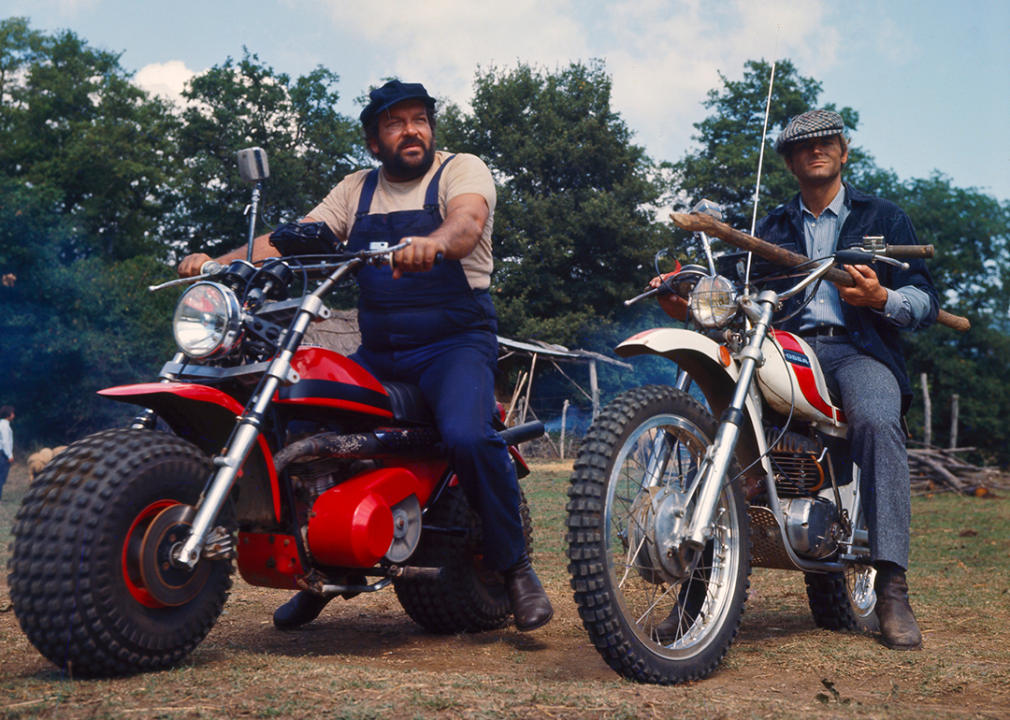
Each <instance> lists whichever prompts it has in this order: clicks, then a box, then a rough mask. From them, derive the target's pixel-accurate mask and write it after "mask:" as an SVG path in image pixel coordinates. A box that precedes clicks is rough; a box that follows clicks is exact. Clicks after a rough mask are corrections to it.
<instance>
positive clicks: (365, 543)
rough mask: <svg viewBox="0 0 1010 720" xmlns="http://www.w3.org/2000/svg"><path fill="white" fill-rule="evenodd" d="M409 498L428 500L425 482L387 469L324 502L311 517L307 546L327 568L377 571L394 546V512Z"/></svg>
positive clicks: (324, 498) (333, 493)
mask: <svg viewBox="0 0 1010 720" xmlns="http://www.w3.org/2000/svg"><path fill="white" fill-rule="evenodd" d="M410 495H417V496H418V499H419V500H420V501H422V502H423V501H424V500H425V499H426V497H425V495H426V493H423V492H422V486H421V482H420V481H419V480H418V479H417V476H416V475H414V474H413V473H412V472H410V471H409V470H406V469H404V468H397V467H393V468H382V469H379V470H373V471H371V472H367V473H364V474H362V475H359V476H358V477H356V478H353V479H351V480H348V481H347V482H345V483H341V484H340V485H338V486H336V487H335V488H331V489H329V490H327V491H326V492H324V493H323V494H322V495H320V496H319V499H317V500H316V502H315V504H313V506H312V514H311V515H310V517H309V533H308V544H309V551H310V552H311V553H312V556H313V557H314V558H315V559H316V560H318V561H319V562H321V563H322V564H324V565H334V566H338V567H372V566H373V565H375V563H377V562H378V561H379V559H380V558H381V557H382V556H383V555H385V554H386V553H387V552H388V551H389V546H390V545H391V544H392V542H393V511H392V510H391V508H392V506H393V505H395V504H396V503H398V502H400V501H401V500H404V499H406V498H407V497H409V496H410Z"/></svg>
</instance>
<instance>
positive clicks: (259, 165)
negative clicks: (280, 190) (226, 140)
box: [238, 147, 270, 183]
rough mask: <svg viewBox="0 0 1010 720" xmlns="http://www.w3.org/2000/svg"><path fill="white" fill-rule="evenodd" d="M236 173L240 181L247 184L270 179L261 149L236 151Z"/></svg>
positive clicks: (263, 151) (267, 165)
mask: <svg viewBox="0 0 1010 720" xmlns="http://www.w3.org/2000/svg"><path fill="white" fill-rule="evenodd" d="M238 172H239V175H241V176H242V181H243V182H247V183H254V182H260V181H261V180H266V179H267V178H268V177H270V164H269V163H268V162H267V153H266V151H265V150H264V149H263V148H258V147H254V148H246V149H245V150H239V151H238Z"/></svg>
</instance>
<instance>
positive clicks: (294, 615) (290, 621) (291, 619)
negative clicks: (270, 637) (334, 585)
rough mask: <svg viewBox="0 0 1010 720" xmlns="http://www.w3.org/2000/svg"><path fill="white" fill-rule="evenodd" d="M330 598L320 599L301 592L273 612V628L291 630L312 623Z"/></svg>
mask: <svg viewBox="0 0 1010 720" xmlns="http://www.w3.org/2000/svg"><path fill="white" fill-rule="evenodd" d="M330 600H332V598H328V597H321V596H319V595H316V594H315V593H310V592H306V591H305V590H302V591H301V592H299V593H298V594H297V595H295V596H294V597H293V598H291V599H290V600H288V601H287V602H286V603H284V604H283V605H281V606H280V607H279V608H277V609H276V610H275V611H274V627H276V628H277V629H278V630H291V629H292V628H296V627H299V626H301V625H304V624H305V623H309V622H312V621H313V620H315V619H316V618H317V617H319V613H321V612H322V611H323V608H324V607H326V603H328V602H329V601H330Z"/></svg>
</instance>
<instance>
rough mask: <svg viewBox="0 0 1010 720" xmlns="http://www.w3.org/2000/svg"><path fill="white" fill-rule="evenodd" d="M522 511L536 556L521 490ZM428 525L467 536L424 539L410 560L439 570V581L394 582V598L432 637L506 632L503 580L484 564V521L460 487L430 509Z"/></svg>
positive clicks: (430, 535)
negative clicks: (482, 528)
mask: <svg viewBox="0 0 1010 720" xmlns="http://www.w3.org/2000/svg"><path fill="white" fill-rule="evenodd" d="M519 501H520V503H519V512H520V515H521V517H522V521H523V533H524V535H525V540H526V552H527V554H532V552H533V531H532V522H531V520H530V511H529V505H528V504H527V503H526V496H525V495H523V493H522V491H521V490H520V493H519ZM424 524H425V525H428V526H434V527H437V528H453V529H456V530H460V531H466V532H467V537H462V536H461V535H459V534H441V533H435V532H431V533H428V534H424V535H422V536H421V544H420V545H419V546H418V548H417V550H416V551H415V552H414V554H413V555H412V556H411V558H410V561H409V562H410V564H411V565H417V566H421V567H440V568H442V572H443V573H444V575H445V577H444V578H443V580H442V581H440V582H432V581H425V580H407V579H404V578H397V579H395V580H394V581H393V588H394V589H395V590H396V597H397V599H398V600H399V601H400V605H401V606H403V609H404V611H405V612H406V613H407V615H409V616H410V619H411V620H413V621H414V622H416V623H417V624H418V625H420V626H421V627H423V628H424V629H426V630H428V631H429V632H434V633H441V634H453V633H459V632H484V631H486V630H496V629H498V628H500V627H503V626H504V625H505V624H506V623H507V622H508V619H509V616H510V614H511V612H512V609H511V606H510V605H509V599H508V595H507V594H506V592H505V585H504V583H503V582H502V579H501V577H500V576H499V575H498V574H497V573H494V572H491V571H489V570H487V569H486V568H484V565H483V563H482V562H481V552H480V542H479V540H478V539H477V538H478V536H479V532H478V529H479V526H480V520H479V518H478V517H477V514H476V513H475V512H474V511H473V510H471V509H470V507H469V506H468V505H467V503H466V499H465V498H464V496H463V490H462V488H460V487H459V486H456V487H452V488H449V489H448V491H447V492H446V493H445V495H443V497H442V498H440V499H439V501H438V502H437V503H436V504H435V505H433V506H432V507H431V508H429V510H428V512H427V513H426V514H425V517H424Z"/></svg>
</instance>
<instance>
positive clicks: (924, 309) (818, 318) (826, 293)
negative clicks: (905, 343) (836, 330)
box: [800, 185, 930, 330]
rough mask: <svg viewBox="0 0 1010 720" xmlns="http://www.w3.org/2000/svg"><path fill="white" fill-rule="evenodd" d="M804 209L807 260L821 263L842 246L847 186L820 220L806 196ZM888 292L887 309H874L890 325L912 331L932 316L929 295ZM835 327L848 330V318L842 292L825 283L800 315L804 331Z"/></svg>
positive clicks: (903, 289)
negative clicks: (806, 203) (806, 201)
mask: <svg viewBox="0 0 1010 720" xmlns="http://www.w3.org/2000/svg"><path fill="white" fill-rule="evenodd" d="M800 210H801V212H802V213H803V237H804V240H805V242H806V246H807V247H806V250H807V257H809V258H812V259H814V260H820V259H823V258H826V257H828V256H829V255H833V254H834V252H835V248H836V247H837V246H838V236H839V234H840V233H841V230H842V226H843V225H844V224H845V219H846V218H847V217H848V216H849V209H848V207H846V205H845V185H842V187H841V189H840V190H839V191H838V194H837V195H835V199H834V200H832V201H831V203H830V204H829V205H828V206H827V207H826V208H824V210H823V212H821V214H820V215H819V216H818V217H814V214H813V213H812V212H810V210H808V209H807V206H806V205H804V204H803V198H802V197H800ZM885 240H886V238H885ZM884 289H885V290H886V291H887V301H886V302H885V304H884V309H883V310H877V309H876V308H871V310H873V312H875V313H877V314H878V315H882V316H883V317H885V318H887V320H888V322H890V323H891V324H893V325H895V326H897V327H900V328H908V329H909V330H912V329H914V328H917V327H919V325H921V324H922V321H923V320H924V319H925V318H926V316H927V315H928V314H929V309H930V303H929V296H928V295H926V293H924V292H923V291H922V290H920V289H919V288H917V287H914V286H911V285H906V286H905V287H901V288H898V289H897V290H892V289H890V288H884ZM808 292H810V291H808ZM808 297H809V295H808ZM831 325H838V326H841V327H844V326H845V319H844V315H843V314H842V299H841V297H840V296H839V295H838V289H837V288H836V287H835V286H834V285H833V284H832V283H830V282H826V281H825V282H821V283H819V284H818V286H817V291H816V292H815V293H814V298H813V300H811V301H810V304H809V305H807V306H806V308H804V309H803V313H802V314H801V315H800V329H801V330H809V329H811V328H815V327H828V326H831Z"/></svg>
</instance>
